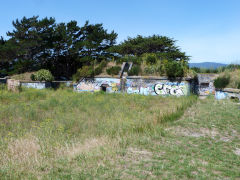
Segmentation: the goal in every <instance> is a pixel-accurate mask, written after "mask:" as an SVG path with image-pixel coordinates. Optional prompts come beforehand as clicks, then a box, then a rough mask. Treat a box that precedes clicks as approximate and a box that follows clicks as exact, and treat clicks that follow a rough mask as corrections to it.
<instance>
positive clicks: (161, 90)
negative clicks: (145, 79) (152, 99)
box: [154, 84, 184, 96]
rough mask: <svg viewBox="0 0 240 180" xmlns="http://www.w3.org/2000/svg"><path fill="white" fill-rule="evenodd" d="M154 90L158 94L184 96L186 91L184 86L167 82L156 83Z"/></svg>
mask: <svg viewBox="0 0 240 180" xmlns="http://www.w3.org/2000/svg"><path fill="white" fill-rule="evenodd" d="M154 91H155V93H156V94H157V95H167V94H169V95H174V96H183V95H184V92H183V89H182V87H180V86H177V85H173V86H172V85H167V84H156V85H155V86H154Z"/></svg>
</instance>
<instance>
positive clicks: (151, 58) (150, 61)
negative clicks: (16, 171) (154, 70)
mask: <svg viewBox="0 0 240 180" xmlns="http://www.w3.org/2000/svg"><path fill="white" fill-rule="evenodd" d="M144 59H145V60H146V63H147V64H150V65H153V64H156V62H157V57H156V55H155V54H146V56H145V58H144Z"/></svg>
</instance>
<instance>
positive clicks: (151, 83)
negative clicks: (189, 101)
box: [126, 79, 190, 96]
mask: <svg viewBox="0 0 240 180" xmlns="http://www.w3.org/2000/svg"><path fill="white" fill-rule="evenodd" d="M189 88H190V87H189V84H188V83H185V82H180V83H179V82H170V81H156V80H145V81H143V80H133V79H128V80H127V83H126V91H127V93H128V94H142V95H174V96H183V95H187V94H188V93H189Z"/></svg>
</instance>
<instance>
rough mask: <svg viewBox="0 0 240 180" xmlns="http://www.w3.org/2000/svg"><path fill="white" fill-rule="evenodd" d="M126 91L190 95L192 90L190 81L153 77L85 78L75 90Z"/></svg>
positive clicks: (146, 93) (129, 92)
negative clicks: (104, 88) (104, 89)
mask: <svg viewBox="0 0 240 180" xmlns="http://www.w3.org/2000/svg"><path fill="white" fill-rule="evenodd" d="M103 87H106V92H110V93H112V92H126V93H128V94H143V95H174V96H182V95H189V94H190V90H191V85H190V81H181V82H178V81H169V80H167V79H166V78H165V79H152V78H140V77H138V78H131V77H127V78H126V79H120V78H85V79H83V80H82V81H81V82H79V83H77V84H75V85H74V90H75V91H79V92H83V91H89V92H96V91H100V90H103Z"/></svg>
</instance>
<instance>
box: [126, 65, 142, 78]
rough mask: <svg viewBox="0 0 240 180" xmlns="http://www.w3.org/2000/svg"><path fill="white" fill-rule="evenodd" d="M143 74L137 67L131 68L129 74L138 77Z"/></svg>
mask: <svg viewBox="0 0 240 180" xmlns="http://www.w3.org/2000/svg"><path fill="white" fill-rule="evenodd" d="M140 72H141V67H140V66H138V65H136V66H133V67H132V68H131V70H130V71H129V72H128V75H129V76H134V75H135V76H137V75H138V74H139V73H140Z"/></svg>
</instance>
